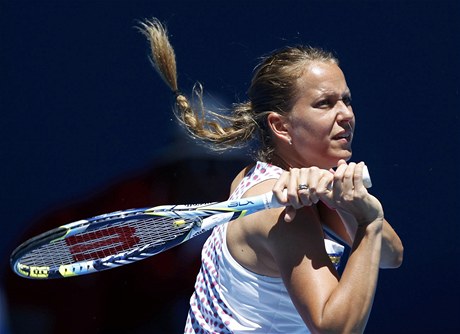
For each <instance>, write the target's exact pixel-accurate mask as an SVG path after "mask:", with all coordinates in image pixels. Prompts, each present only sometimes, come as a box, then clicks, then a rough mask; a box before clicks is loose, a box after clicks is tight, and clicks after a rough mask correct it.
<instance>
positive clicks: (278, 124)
mask: <svg viewBox="0 0 460 334" xmlns="http://www.w3.org/2000/svg"><path fill="white" fill-rule="evenodd" d="M267 124H268V127H269V128H270V129H271V130H272V133H273V135H274V136H275V137H276V138H278V140H281V141H283V142H284V143H286V144H290V143H291V136H290V135H289V131H288V129H289V125H288V120H287V118H286V116H282V115H280V114H278V113H276V112H272V113H270V114H269V115H268V116H267Z"/></svg>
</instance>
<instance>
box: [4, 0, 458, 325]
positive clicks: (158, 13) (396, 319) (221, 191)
mask: <svg viewBox="0 0 460 334" xmlns="http://www.w3.org/2000/svg"><path fill="white" fill-rule="evenodd" d="M151 17H157V18H159V19H160V20H161V21H163V22H164V23H166V24H167V26H168V29H169V32H170V35H171V42H172V44H173V45H174V47H175V50H176V56H177V62H178V69H179V76H180V77H179V82H180V86H181V90H182V91H183V92H185V93H189V92H190V90H191V88H192V86H193V84H194V83H195V82H196V81H200V82H201V83H202V84H203V85H204V88H205V94H206V98H207V100H208V101H209V103H212V104H213V105H215V106H216V107H219V108H220V107H230V106H231V104H232V103H233V102H235V101H242V100H245V99H246V94H245V93H246V90H247V88H248V85H249V81H250V79H251V76H252V70H253V68H254V66H255V65H256V64H257V62H258V57H260V56H261V55H263V54H265V53H268V52H270V51H272V50H273V49H276V48H279V47H282V46H285V45H294V44H300V43H305V44H312V45H315V46H321V47H324V48H326V49H328V50H331V51H333V52H335V53H336V54H337V56H338V57H339V58H340V59H341V65H342V68H343V70H344V72H345V74H346V76H347V81H348V84H349V86H350V88H351V90H352V93H353V106H354V111H355V114H356V118H357V129H356V135H355V141H354V146H353V148H354V156H353V160H354V161H360V160H364V161H366V163H367V165H368V166H369V169H370V172H371V176H372V180H373V185H374V186H373V188H372V192H373V193H374V194H375V195H376V196H377V197H379V198H380V199H381V201H382V203H383V204H384V208H385V213H386V216H387V218H388V220H389V221H390V222H391V223H392V225H393V226H394V228H395V229H396V231H397V232H398V233H399V235H400V236H401V238H402V240H403V242H404V245H405V262H404V264H403V266H402V267H401V268H400V269H398V270H386V271H385V270H383V271H381V275H380V282H379V286H378V290H377V294H376V298H375V304H374V309H373V312H372V314H371V318H370V320H369V324H368V327H367V333H456V332H458V330H460V325H459V323H458V320H457V319H458V298H459V297H460V293H459V292H460V288H459V285H458V276H459V258H460V251H459V249H460V247H459V246H458V245H457V244H458V237H459V235H460V234H459V232H460V227H459V226H460V223H459V218H458V216H457V214H458V213H457V207H456V206H457V205H458V204H457V201H456V198H455V196H456V195H455V193H454V191H456V190H457V189H458V187H459V185H460V184H459V181H458V177H457V175H458V163H459V153H460V150H459V145H460V140H459V135H460V124H459V123H460V122H459V118H460V116H459V115H460V112H459V89H460V84H459V76H460V71H459V63H460V61H459V59H460V51H459V50H460V42H459V41H460V39H459V38H458V36H459V35H460V29H459V20H460V2H458V1H453V0H452V1H449V0H439V1H434V0H433V1H415V0H413V1H391V0H390V1H353V0H352V1H331V0H325V1H310V0H303V1H292V0H285V1H257V0H253V1H240V0H234V1H204V0H200V1H198V0H196V1H194V0H189V1H187V0H182V1H179V0H169V1H166V0H164V1H162V0H150V1H147V0H145V1H141V0H130V1H127V0H126V1H121V0H119V1H110V0H92V1H90V0H73V1H70V0H69V1H58V0H42V1H23V0H14V1H13V0H0V85H1V87H0V88H1V89H0V110H1V118H0V124H1V131H0V156H1V160H0V161H1V164H0V175H1V183H0V201H1V205H0V209H1V212H0V214H1V215H0V217H1V220H0V224H1V230H0V260H1V266H0V333H1V334H22V333H32V332H33V333H47V334H48V333H181V331H182V330H183V325H184V322H185V317H186V312H187V308H188V298H189V297H190V294H191V293H192V290H193V284H194V280H195V275H196V273H197V272H198V268H199V255H200V247H201V245H202V243H203V241H204V237H205V236H204V237H202V238H199V239H197V240H194V241H193V242H190V243H188V244H185V245H182V246H179V247H177V248H175V249H174V250H171V251H170V252H167V253H164V254H162V255H160V256H157V257H154V258H150V259H148V260H145V261H141V262H138V263H135V264H132V265H129V266H126V267H123V268H118V269H116V270H109V271H106V272H103V273H99V274H95V275H89V276H83V277H81V278H76V279H68V280H53V281H31V280H26V279H22V278H19V277H16V276H15V275H14V274H13V273H12V271H11V270H10V268H9V262H8V261H9V255H10V253H11V251H12V250H13V249H14V248H15V247H16V246H17V245H18V244H19V243H20V242H22V241H24V240H25V239H26V238H28V237H30V236H32V235H34V234H36V233H39V232H42V231H44V230H46V229H48V228H51V227H55V226H58V225H62V224H64V223H67V222H69V221H73V220H77V219H81V218H86V217H88V216H92V215H96V214H100V213H105V212H110V211H115V210H120V209H128V208H132V207H142V206H154V205H159V204H170V203H180V202H182V203H189V202H191V203H193V202H195V203H201V202H207V201H216V200H223V199H225V198H226V197H227V195H228V185H229V182H230V181H231V180H232V179H233V176H234V174H235V173H237V172H238V171H239V170H240V169H241V167H242V166H244V164H245V163H246V162H247V161H248V160H249V159H250V157H249V156H248V155H247V154H246V153H245V152H233V153H231V154H227V155H214V154H210V153H208V152H206V151H204V150H203V149H202V148H200V147H198V146H196V145H195V144H193V143H192V142H190V141H188V140H187V139H186V138H185V136H184V135H183V133H182V132H181V131H180V130H178V129H177V127H176V125H175V123H174V120H173V116H172V113H171V106H172V95H171V93H170V91H169V90H168V89H167V88H166V86H165V85H164V84H163V82H162V81H161V80H160V79H159V77H158V76H157V74H156V73H155V72H154V70H153V68H152V66H151V64H150V62H149V59H148V53H149V49H148V44H147V42H146V40H145V38H144V37H143V36H142V35H141V34H140V33H139V32H138V31H137V30H136V29H135V27H136V26H137V24H138V20H142V19H145V18H151ZM140 305H144V306H143V307H139V306H140Z"/></svg>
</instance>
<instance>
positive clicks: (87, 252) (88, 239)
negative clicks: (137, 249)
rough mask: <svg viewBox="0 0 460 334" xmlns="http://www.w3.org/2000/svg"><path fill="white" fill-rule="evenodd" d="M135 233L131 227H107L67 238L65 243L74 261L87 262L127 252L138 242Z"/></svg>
mask: <svg viewBox="0 0 460 334" xmlns="http://www.w3.org/2000/svg"><path fill="white" fill-rule="evenodd" d="M135 232H136V229H135V228H134V227H131V226H123V227H121V226H116V227H108V228H105V229H103V230H97V231H90V232H87V233H82V234H79V235H74V236H71V237H68V238H67V239H65V242H66V244H67V246H69V250H70V253H71V254H72V257H73V259H74V260H75V261H88V260H95V259H101V258H104V257H106V256H110V255H116V254H118V253H121V252H123V251H128V250H129V249H130V248H132V247H133V246H135V245H136V244H137V243H138V242H139V240H140V239H139V237H138V236H136V235H134V233H135Z"/></svg>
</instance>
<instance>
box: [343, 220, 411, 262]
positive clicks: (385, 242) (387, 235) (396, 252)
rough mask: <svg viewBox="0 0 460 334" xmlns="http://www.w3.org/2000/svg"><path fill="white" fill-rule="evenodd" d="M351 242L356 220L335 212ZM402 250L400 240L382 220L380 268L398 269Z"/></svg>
mask: <svg viewBox="0 0 460 334" xmlns="http://www.w3.org/2000/svg"><path fill="white" fill-rule="evenodd" d="M337 212H338V214H339V216H340V218H341V219H342V222H343V224H344V226H345V228H346V230H347V233H348V235H349V237H350V239H351V240H354V239H355V235H356V230H357V226H358V223H357V222H356V219H355V218H354V217H353V216H352V215H350V214H348V213H346V212H340V211H337ZM403 252H404V248H403V245H402V242H401V240H400V239H399V237H398V235H397V234H396V232H395V231H394V230H393V228H392V227H391V225H390V224H389V223H388V222H387V221H386V219H384V221H383V230H382V253H381V257H380V268H382V269H384V268H398V267H399V266H400V265H401V263H402V260H403Z"/></svg>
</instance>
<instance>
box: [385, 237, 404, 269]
mask: <svg viewBox="0 0 460 334" xmlns="http://www.w3.org/2000/svg"><path fill="white" fill-rule="evenodd" d="M403 259H404V246H403V245H402V243H401V242H400V243H399V244H398V245H397V246H396V247H394V248H393V251H392V255H391V256H389V257H388V258H387V259H386V261H384V262H383V263H381V265H380V268H382V269H397V268H399V267H401V265H402V263H403Z"/></svg>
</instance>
